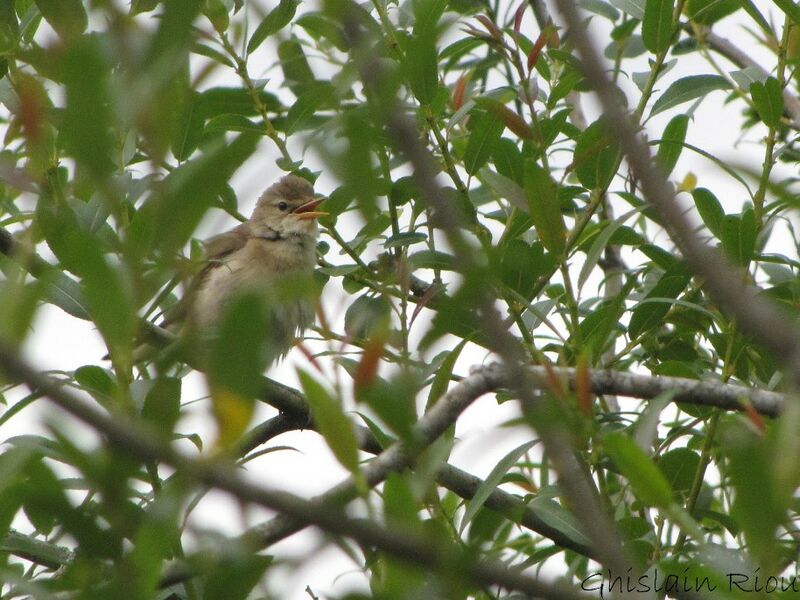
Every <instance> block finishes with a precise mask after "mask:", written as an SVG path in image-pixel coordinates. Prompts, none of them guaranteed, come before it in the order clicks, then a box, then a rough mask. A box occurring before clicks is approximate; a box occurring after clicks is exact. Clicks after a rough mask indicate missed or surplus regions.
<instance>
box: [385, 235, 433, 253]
mask: <svg viewBox="0 0 800 600" xmlns="http://www.w3.org/2000/svg"><path fill="white" fill-rule="evenodd" d="M427 240H428V235H427V234H425V233H422V232H421V231H406V232H401V233H398V234H397V235H392V236H390V237H388V238H386V241H385V242H384V243H383V247H384V248H386V249H387V250H389V249H391V248H407V247H408V246H411V245H413V244H420V243H423V242H426V241H427Z"/></svg>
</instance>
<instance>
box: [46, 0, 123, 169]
mask: <svg viewBox="0 0 800 600" xmlns="http://www.w3.org/2000/svg"><path fill="white" fill-rule="evenodd" d="M55 3H56V4H57V3H58V2H57V1H56V2H55ZM78 4H80V3H78ZM81 10H82V8H81ZM84 17H85V15H84ZM108 76H109V65H108V64H107V63H106V61H105V59H104V58H103V50H102V47H101V45H100V40H99V39H98V38H97V37H95V36H84V37H82V38H80V39H79V40H78V41H76V43H75V44H73V46H72V47H71V48H70V50H69V52H68V53H67V57H66V59H65V61H64V84H65V86H66V88H67V105H66V109H65V111H64V122H63V124H62V126H61V134H62V135H63V136H64V143H65V146H66V148H67V151H69V152H70V153H71V154H72V155H73V156H74V157H75V159H76V160H77V161H78V163H79V164H80V165H81V166H82V167H83V168H85V169H86V170H87V171H88V172H89V173H90V174H91V175H92V176H93V177H95V178H97V179H104V178H106V177H108V176H109V175H110V174H111V172H112V171H113V169H114V163H113V162H112V160H111V158H110V157H111V155H112V152H113V150H114V141H113V137H112V129H111V128H112V110H111V97H110V93H109V89H108Z"/></svg>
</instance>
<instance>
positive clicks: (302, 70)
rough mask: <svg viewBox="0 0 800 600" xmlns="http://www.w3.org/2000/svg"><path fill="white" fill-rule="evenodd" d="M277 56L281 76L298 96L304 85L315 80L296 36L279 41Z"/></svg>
mask: <svg viewBox="0 0 800 600" xmlns="http://www.w3.org/2000/svg"><path fill="white" fill-rule="evenodd" d="M278 58H279V59H280V63H281V68H282V69H283V78H284V80H285V81H286V84H287V85H288V87H289V89H291V90H292V92H293V93H294V94H295V95H297V96H299V95H300V94H302V93H303V91H304V89H305V86H307V85H308V84H310V83H314V81H316V80H315V78H314V72H313V71H312V70H311V67H310V66H309V65H308V60H307V59H306V55H305V52H303V46H302V44H300V41H299V40H298V39H297V38H296V37H292V38H290V39H288V40H285V41H283V42H281V43H280V45H279V46H278Z"/></svg>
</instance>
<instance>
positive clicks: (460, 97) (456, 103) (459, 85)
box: [452, 73, 469, 110]
mask: <svg viewBox="0 0 800 600" xmlns="http://www.w3.org/2000/svg"><path fill="white" fill-rule="evenodd" d="M467 83H469V73H464V74H463V75H462V76H461V77H459V78H458V81H456V85H455V88H453V100H452V105H453V110H458V109H459V108H461V107H462V106H463V105H464V93H465V92H466V90H467Z"/></svg>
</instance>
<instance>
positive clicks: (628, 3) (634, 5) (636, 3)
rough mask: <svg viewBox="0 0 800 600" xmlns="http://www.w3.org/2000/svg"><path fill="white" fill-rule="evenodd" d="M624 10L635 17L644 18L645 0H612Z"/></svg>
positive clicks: (612, 2)
mask: <svg viewBox="0 0 800 600" xmlns="http://www.w3.org/2000/svg"><path fill="white" fill-rule="evenodd" d="M610 1H611V4H613V5H614V6H616V7H617V8H618V9H620V10H621V11H622V12H626V13H628V14H629V15H630V16H632V17H633V18H635V19H639V20H641V19H643V18H644V9H645V0H610Z"/></svg>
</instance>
